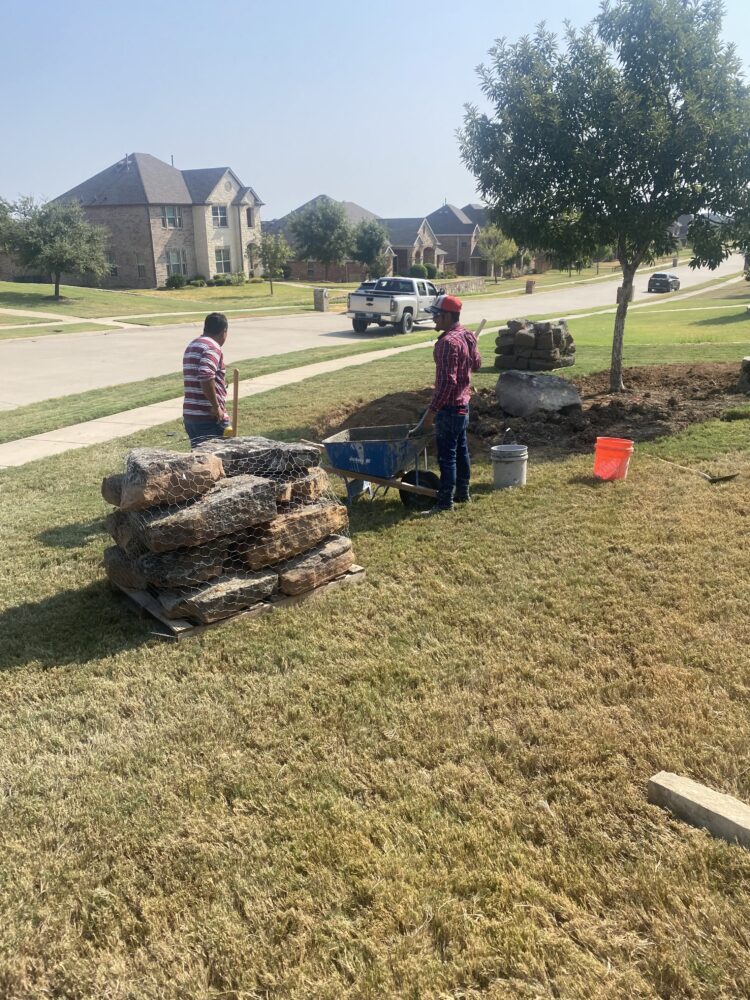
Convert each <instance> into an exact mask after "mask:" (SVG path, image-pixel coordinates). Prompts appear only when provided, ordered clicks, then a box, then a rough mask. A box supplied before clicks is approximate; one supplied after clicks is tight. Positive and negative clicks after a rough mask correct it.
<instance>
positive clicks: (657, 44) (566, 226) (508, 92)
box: [459, 0, 750, 390]
mask: <svg viewBox="0 0 750 1000" xmlns="http://www.w3.org/2000/svg"><path fill="white" fill-rule="evenodd" d="M722 15H723V6H722V4H721V3H717V2H716V0H604V2H603V3H602V6H601V12H600V14H599V15H598V17H596V18H595V19H594V21H593V22H592V23H591V24H589V25H588V26H587V27H586V28H584V29H583V30H582V31H575V30H574V29H573V28H571V27H570V26H568V28H567V30H566V32H565V47H564V48H560V47H559V45H558V41H557V39H556V38H555V36H554V35H552V34H551V33H550V32H549V31H547V30H546V29H545V27H544V25H540V26H539V28H538V29H537V30H536V33H535V34H534V35H533V36H531V37H529V36H526V37H524V38H522V39H520V41H518V42H517V43H515V44H508V43H507V42H506V41H505V40H503V39H500V40H498V41H497V42H496V43H495V45H494V46H493V48H492V49H491V50H490V63H489V65H486V66H481V67H480V68H479V70H478V72H479V76H480V81H481V90H482V92H483V93H484V95H485V97H486V98H487V99H488V101H489V102H490V104H491V106H492V110H491V111H490V112H489V113H483V112H480V111H479V110H478V109H477V108H476V107H472V106H468V107H467V110H466V115H465V118H464V125H463V128H462V130H461V132H460V135H459V141H460V145H461V153H462V157H463V159H464V161H465V162H466V164H467V166H468V167H469V169H470V170H471V171H472V173H473V174H474V175H475V177H476V179H477V182H478V187H479V190H480V192H481V193H482V195H483V196H484V199H485V201H486V202H487V204H488V206H489V207H490V210H491V216H492V218H493V220H494V221H495V222H497V223H498V224H499V225H500V226H501V227H502V228H503V231H504V232H506V233H507V234H508V235H509V236H511V237H512V238H513V239H515V240H516V241H517V242H518V243H519V244H521V245H522V246H530V247H534V248H535V249H538V250H544V251H547V252H548V253H550V254H553V255H555V256H556V257H558V258H560V259H563V260H575V259H583V258H587V257H591V256H593V255H594V254H595V251H596V248H597V246H598V245H600V244H611V245H612V246H613V247H614V248H615V253H616V256H617V259H618V261H619V262H620V265H621V267H622V274H623V284H622V294H621V295H620V297H619V303H618V309H617V314H616V318H615V329H614V336H613V347H612V367H611V375H610V380H611V388H612V389H613V390H619V389H621V388H622V387H623V386H622V344H623V333H624V327H625V317H626V315H627V308H628V302H629V299H630V296H631V292H632V285H633V277H634V275H635V272H636V270H637V268H638V267H639V266H640V265H641V264H642V263H644V262H645V263H648V262H650V261H651V260H653V259H654V257H656V256H659V255H662V254H665V253H668V252H671V251H672V250H673V248H674V246H675V242H674V237H673V236H672V235H671V233H670V231H669V227H670V225H671V224H672V223H673V222H674V221H675V220H676V219H677V217H678V216H679V215H683V214H688V213H690V214H693V215H696V216H698V217H699V218H700V214H701V213H705V212H715V213H720V214H722V215H726V216H731V215H732V214H733V212H734V211H735V209H736V207H737V206H738V205H742V204H744V201H745V199H746V197H747V192H746V187H747V183H748V179H750V172H749V170H748V167H749V164H750V104H749V102H748V88H747V87H746V85H745V84H744V82H743V79H742V76H741V72H740V63H739V60H738V59H737V56H736V55H735V52H734V49H733V47H732V46H728V45H725V44H724V43H723V42H722V40H721V36H720V31H721V21H722ZM698 262H699V261H698V260H697V259H696V261H695V262H694V263H698ZM716 263H718V261H716ZM714 266H715V265H714Z"/></svg>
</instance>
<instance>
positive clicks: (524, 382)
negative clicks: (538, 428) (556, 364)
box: [495, 371, 581, 417]
mask: <svg viewBox="0 0 750 1000" xmlns="http://www.w3.org/2000/svg"><path fill="white" fill-rule="evenodd" d="M495 396H496V398H497V401H498V403H499V404H500V407H501V409H503V410H504V411H505V412H506V413H509V414H510V415H511V416H514V417H528V416H531V414H532V413H538V412H540V411H545V412H549V413H554V412H556V411H558V410H563V409H565V407H567V406H580V405H581V397H580V396H579V395H578V391H577V390H576V388H575V386H574V385H572V384H571V383H570V382H568V381H566V380H565V379H562V378H558V377H557V376H556V375H534V374H532V373H531V372H521V371H507V372H504V373H503V374H502V375H501V376H500V378H499V379H498V380H497V385H496V386H495Z"/></svg>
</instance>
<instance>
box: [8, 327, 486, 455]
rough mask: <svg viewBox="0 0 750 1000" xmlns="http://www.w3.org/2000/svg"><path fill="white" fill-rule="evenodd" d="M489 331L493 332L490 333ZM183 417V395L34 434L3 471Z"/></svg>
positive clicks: (253, 391)
mask: <svg viewBox="0 0 750 1000" xmlns="http://www.w3.org/2000/svg"><path fill="white" fill-rule="evenodd" d="M488 332H489V331H488ZM431 343H432V341H430V340H424V341H421V342H420V343H419V344H409V345H408V346H406V347H390V348H387V349H385V350H382V351H370V352H369V353H367V354H353V355H349V356H347V357H345V358H335V359H334V360H332V361H319V362H317V364H312V365H302V366H300V367H299V368H287V369H286V371H281V372H274V373H272V374H271V375H260V376H258V378H249V379H245V380H244V381H243V382H240V388H239V395H240V398H241V399H244V398H246V397H247V396H257V395H259V394H260V393H262V392H270V391H271V390H272V389H279V388H280V387H281V386H285V385H294V384H295V383H296V382H302V381H304V380H305V379H308V378H312V377H313V376H315V375H324V374H326V373H327V372H335V371H339V370H340V369H341V368H351V367H353V366H355V365H365V364H368V362H371V361H382V360H383V359H384V358H390V357H393V356H394V355H396V354H403V353H405V352H406V351H416V350H418V349H419V348H421V347H429V346H430V344H431ZM181 417H182V396H180V397H179V398H177V399H168V400H165V401H164V402H162V403H152V404H150V405H149V406H139V407H137V408H136V409H134V410H125V411H123V412H122V413H113V414H112V415H111V416H108V417H99V419H98V420H88V421H86V422H85V423H82V424H72V425H70V426H69V427H60V428H59V429H58V430H55V431H47V432H46V433H44V434H34V435H33V436H32V437H27V438H21V439H20V440H18V441H9V442H7V444H0V469H10V468H17V467H18V466H21V465H27V464H28V463H29V462H35V461H37V460H38V459H40V458H49V457H50V456H51V455H59V454H61V453H62V452H64V451H71V450H73V449H74V448H86V447H88V446H89V445H93V444H101V443H102V442H104V441H112V440H114V439H115V438H120V437H128V436H129V435H130V434H136V433H137V432H138V431H144V430H148V429H149V428H150V427H158V425H159V424H166V423H168V422H169V421H171V420H179V419H181Z"/></svg>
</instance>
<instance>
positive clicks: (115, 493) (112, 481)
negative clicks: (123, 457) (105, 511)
mask: <svg viewBox="0 0 750 1000" xmlns="http://www.w3.org/2000/svg"><path fill="white" fill-rule="evenodd" d="M124 479H125V474H124V473H122V472H118V473H116V474H115V475H114V476H105V477H104V479H102V496H103V497H104V499H105V500H106V501H107V503H111V504H112V506H113V507H119V506H120V501H121V499H122V484H123V481H124Z"/></svg>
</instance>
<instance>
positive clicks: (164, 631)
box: [113, 565, 365, 642]
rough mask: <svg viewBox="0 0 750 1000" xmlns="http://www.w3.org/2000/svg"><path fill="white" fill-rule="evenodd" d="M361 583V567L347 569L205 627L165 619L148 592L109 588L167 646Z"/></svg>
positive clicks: (362, 576)
mask: <svg viewBox="0 0 750 1000" xmlns="http://www.w3.org/2000/svg"><path fill="white" fill-rule="evenodd" d="M364 579H365V570H364V567H363V566H357V565H354V566H351V567H350V568H349V569H348V570H347V571H346V573H344V574H343V575H342V576H337V577H336V578H335V579H334V580H329V581H328V583H322V584H321V585H320V586H319V587H315V588H314V589H313V590H307V591H305V593H304V594H294V595H293V596H289V595H287V594H274V595H273V597H269V598H268V599H267V600H265V601H259V602H258V603H257V604H254V605H253V606H252V607H251V608H246V609H245V610H244V611H236V612H235V613H234V614H232V615H228V616H227V617H226V618H220V619H219V620H218V621H215V622H209V623H208V624H207V625H196V624H195V623H194V622H191V621H188V620H187V618H167V616H166V615H165V614H164V608H163V607H162V606H161V604H160V603H159V601H158V600H157V599H156V598H155V597H154V595H153V594H152V593H151V592H150V591H148V590H130V589H129V588H127V587H120V586H119V585H118V584H113V586H114V587H115V588H116V589H117V590H119V591H120V592H121V593H123V594H124V595H125V596H126V597H127V598H128V600H129V601H130V602H131V603H132V604H133V605H135V607H136V608H137V609H138V612H139V613H140V614H141V616H143V615H144V614H146V613H148V614H149V615H151V616H152V618H154V619H156V622H155V623H154V628H153V630H152V633H151V634H152V635H155V636H157V638H159V639H166V640H167V641H169V642H179V641H180V639H184V638H186V637H187V636H193V635H198V634H199V633H200V632H205V631H206V630H207V629H210V628H216V627H217V626H219V625H226V624H227V622H234V621H237V619H238V618H257V617H259V616H260V615H267V614H269V613H270V612H271V611H275V610H276V609H277V608H285V607H290V606H292V605H294V604H301V603H302V601H309V600H311V599H312V598H314V597H322V596H323V595H324V594H327V593H328V592H329V591H331V590H337V589H338V588H339V587H350V586H352V585H353V584H356V583H362V582H363V580H364ZM157 623H158V624H157Z"/></svg>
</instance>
